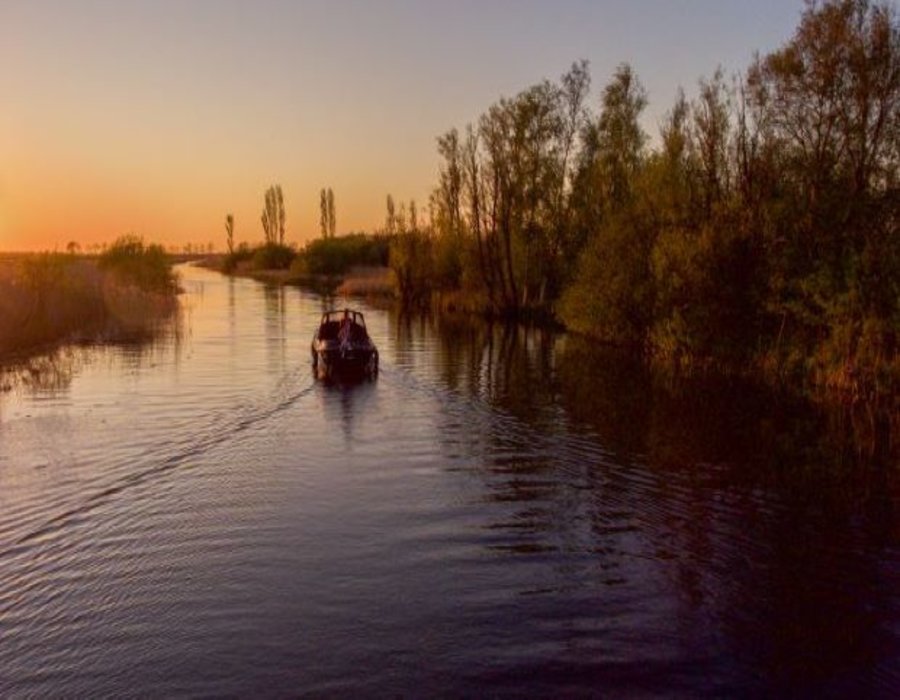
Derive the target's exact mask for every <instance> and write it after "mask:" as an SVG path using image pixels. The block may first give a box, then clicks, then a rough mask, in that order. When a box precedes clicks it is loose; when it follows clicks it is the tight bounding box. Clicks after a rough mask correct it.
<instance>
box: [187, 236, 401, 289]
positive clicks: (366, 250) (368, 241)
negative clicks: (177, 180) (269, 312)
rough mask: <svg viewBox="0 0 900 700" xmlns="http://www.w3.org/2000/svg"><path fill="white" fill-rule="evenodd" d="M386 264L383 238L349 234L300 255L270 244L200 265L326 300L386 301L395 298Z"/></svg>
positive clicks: (309, 246)
mask: <svg viewBox="0 0 900 700" xmlns="http://www.w3.org/2000/svg"><path fill="white" fill-rule="evenodd" d="M387 262H388V241H387V239H386V238H385V237H383V236H377V235H376V236H369V235H365V234H349V235H346V236H339V237H334V238H327V239H317V240H314V241H310V242H309V243H308V244H307V245H306V246H305V247H304V248H303V249H301V250H299V251H297V250H294V249H293V248H291V247H289V246H284V245H280V244H272V243H269V244H263V245H259V246H255V247H251V246H248V245H246V244H242V245H241V246H239V247H237V248H236V249H235V250H234V251H232V252H231V253H228V254H225V255H220V256H210V257H209V258H208V259H207V260H205V261H203V262H202V263H201V264H202V265H203V266H204V267H207V268H209V269H212V270H217V271H219V272H222V273H224V274H229V275H238V276H241V277H249V278H251V279H255V280H258V281H260V282H264V283H266V284H289V285H294V286H299V287H305V288H307V289H312V290H314V291H316V292H319V293H322V294H328V295H331V294H339V295H341V296H357V297H363V298H368V299H373V298H378V299H386V298H393V297H394V295H395V284H394V281H393V278H392V273H391V271H390V269H389V268H388V267H387Z"/></svg>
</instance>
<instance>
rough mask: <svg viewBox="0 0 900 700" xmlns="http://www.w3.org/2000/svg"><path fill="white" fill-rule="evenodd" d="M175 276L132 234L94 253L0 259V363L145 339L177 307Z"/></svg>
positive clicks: (159, 253) (165, 259) (160, 255)
mask: <svg viewBox="0 0 900 700" xmlns="http://www.w3.org/2000/svg"><path fill="white" fill-rule="evenodd" d="M177 293H178V285H177V279H176V277H175V275H174V273H173V271H172V263H171V260H170V258H169V256H168V255H167V254H166V253H165V251H164V250H163V249H162V247H161V246H157V245H146V244H144V242H143V241H142V240H141V239H139V238H136V237H133V236H126V237H123V238H120V239H118V240H117V241H116V242H115V243H113V244H112V245H111V246H110V247H109V248H107V249H106V251H105V252H103V253H102V254H101V255H99V256H85V255H79V254H75V253H34V254H8V255H2V256H0V360H3V361H5V362H15V361H16V360H20V359H23V358H25V357H27V356H28V355H30V354H33V353H36V352H41V351H43V350H47V349H51V348H53V347H55V346H58V345H60V344H63V343H93V342H106V343H118V342H132V341H136V340H142V339H146V338H149V337H151V336H152V335H153V334H154V333H155V332H156V331H157V330H158V328H159V326H160V324H161V323H162V322H164V321H165V320H166V319H169V318H171V316H172V315H173V314H174V313H175V311H176V310H177V307H178V300H177Z"/></svg>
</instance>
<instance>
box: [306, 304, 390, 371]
mask: <svg viewBox="0 0 900 700" xmlns="http://www.w3.org/2000/svg"><path fill="white" fill-rule="evenodd" d="M311 350H312V362H313V370H315V371H316V372H317V374H320V375H323V376H325V377H331V376H334V375H337V374H342V375H344V374H356V375H363V376H368V377H374V376H375V375H376V374H378V349H377V348H376V347H375V343H373V342H372V339H371V338H370V337H369V333H368V331H367V330H366V321H365V318H363V315H362V314H361V313H360V312H359V311H354V310H353V309H334V310H332V311H326V312H325V313H324V314H322V320H321V322H320V323H319V328H318V330H316V334H315V335H314V336H313V340H312V346H311Z"/></svg>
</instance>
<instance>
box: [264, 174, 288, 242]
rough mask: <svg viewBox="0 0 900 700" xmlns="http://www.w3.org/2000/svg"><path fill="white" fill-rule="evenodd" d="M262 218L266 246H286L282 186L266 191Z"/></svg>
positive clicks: (275, 186)
mask: <svg viewBox="0 0 900 700" xmlns="http://www.w3.org/2000/svg"><path fill="white" fill-rule="evenodd" d="M260 218H261V221H262V227H263V234H264V235H265V241H266V245H275V244H280V245H284V223H285V214H284V196H283V195H282V192H281V185H274V186H272V187H269V188H268V189H267V190H266V195H265V206H264V208H263V212H262V216H261V217H260Z"/></svg>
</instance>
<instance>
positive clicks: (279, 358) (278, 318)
mask: <svg viewBox="0 0 900 700" xmlns="http://www.w3.org/2000/svg"><path fill="white" fill-rule="evenodd" d="M263 297H264V300H265V333H266V349H267V350H268V354H269V364H270V365H277V366H284V364H285V362H286V360H287V328H286V324H287V318H286V306H285V288H284V285H281V284H277V285H264V286H263Z"/></svg>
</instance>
